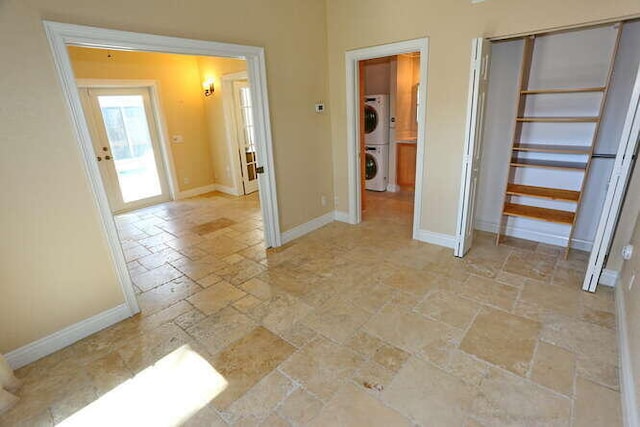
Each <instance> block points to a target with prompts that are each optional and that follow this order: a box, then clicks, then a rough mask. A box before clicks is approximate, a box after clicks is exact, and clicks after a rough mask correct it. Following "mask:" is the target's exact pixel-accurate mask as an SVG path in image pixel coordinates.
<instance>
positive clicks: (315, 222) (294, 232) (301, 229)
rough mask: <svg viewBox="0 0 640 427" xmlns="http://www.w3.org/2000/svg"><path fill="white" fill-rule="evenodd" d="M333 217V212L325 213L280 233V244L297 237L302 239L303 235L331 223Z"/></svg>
mask: <svg viewBox="0 0 640 427" xmlns="http://www.w3.org/2000/svg"><path fill="white" fill-rule="evenodd" d="M333 215H334V213H333V212H327V213H326V214H324V215H321V216H319V217H317V218H314V219H312V220H311V221H308V222H305V223H304V224H300V225H298V226H296V227H293V228H292V229H290V230H287V231H285V232H284V233H282V244H285V243H288V242H290V241H292V240H295V239H297V238H298V237H302V236H304V235H305V234H308V233H311V232H312V231H314V230H317V229H318V228H320V227H324V226H325V225H327V224H329V223H331V222H333Z"/></svg>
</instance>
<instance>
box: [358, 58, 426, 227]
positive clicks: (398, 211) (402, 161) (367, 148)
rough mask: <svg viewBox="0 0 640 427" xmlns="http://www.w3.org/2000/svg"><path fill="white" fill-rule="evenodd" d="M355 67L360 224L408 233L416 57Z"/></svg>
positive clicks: (414, 142)
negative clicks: (384, 224) (381, 223)
mask: <svg viewBox="0 0 640 427" xmlns="http://www.w3.org/2000/svg"><path fill="white" fill-rule="evenodd" d="M358 67H359V71H360V88H361V89H360V93H361V96H360V111H359V114H360V120H359V122H360V123H363V125H362V126H361V127H360V135H359V140H360V143H361V150H362V151H363V152H364V153H365V155H364V165H363V167H362V168H361V174H362V175H363V176H362V177H361V182H364V188H362V189H361V190H362V191H361V195H362V200H361V209H362V216H363V220H364V221H369V220H385V221H393V222H395V223H398V224H406V225H407V227H408V230H411V224H412V215H413V210H414V209H413V202H414V192H415V182H416V152H417V150H416V148H417V147H416V145H417V128H418V114H417V111H418V91H419V87H420V53H419V52H411V53H407V54H400V55H393V56H385V57H382V58H375V59H368V60H364V61H359V63H358Z"/></svg>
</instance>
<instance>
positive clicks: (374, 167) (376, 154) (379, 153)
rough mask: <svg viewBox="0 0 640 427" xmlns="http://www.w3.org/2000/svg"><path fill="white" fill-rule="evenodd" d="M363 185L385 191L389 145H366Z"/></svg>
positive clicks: (369, 188) (374, 189)
mask: <svg viewBox="0 0 640 427" xmlns="http://www.w3.org/2000/svg"><path fill="white" fill-rule="evenodd" d="M364 165H365V167H364V178H365V183H364V187H365V188H366V189H367V190H372V191H387V183H388V181H389V179H388V171H389V145H366V146H365V162H364Z"/></svg>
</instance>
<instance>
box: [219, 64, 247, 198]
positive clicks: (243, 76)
mask: <svg viewBox="0 0 640 427" xmlns="http://www.w3.org/2000/svg"><path fill="white" fill-rule="evenodd" d="M220 80H221V82H222V105H223V109H224V124H225V126H224V127H225V131H226V135H227V149H228V150H229V159H230V160H231V172H232V174H233V186H234V188H235V190H236V194H238V195H241V194H244V186H243V185H242V171H241V169H242V164H241V162H240V159H239V158H238V147H239V141H238V137H237V135H236V132H235V130H236V124H235V123H236V121H235V115H236V112H235V101H234V97H233V82H234V81H237V80H249V75H248V74H247V72H246V71H240V72H237V73H230V74H225V75H223V76H222V77H221V78H220ZM249 85H251V82H249Z"/></svg>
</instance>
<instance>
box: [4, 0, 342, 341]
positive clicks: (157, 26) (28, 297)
mask: <svg viewBox="0 0 640 427" xmlns="http://www.w3.org/2000/svg"><path fill="white" fill-rule="evenodd" d="M324 15H325V6H324V3H323V2H322V1H317V0H272V1H269V2H259V1H255V0H236V1H233V2H211V1H204V0H201V1H197V0H194V1H190V2H182V3H181V2H175V1H169V0H140V1H136V2H130V1H124V0H114V1H110V2H104V1H99V0H58V1H55V2H51V1H47V0H3V1H1V2H0V57H1V58H2V61H1V62H0V72H1V73H0V75H1V76H2V78H1V79H0V93H2V107H0V147H1V150H2V151H1V154H2V155H1V156H0V158H1V159H0V178H1V179H2V182H3V184H4V185H3V187H2V188H3V190H2V191H3V209H2V210H1V212H0V235H2V239H1V243H0V295H2V298H0V351H2V352H7V351H10V350H13V349H15V348H17V347H20V346H22V345H25V344H27V343H29V342H31V341H33V340H35V339H38V338H41V337H43V336H46V335H48V334H50V333H52V332H54V331H56V330H59V329H61V328H63V327H65V326H69V325H71V324H73V323H76V322H78V321H80V320H83V319H86V318H87V317H89V316H92V315H95V314H97V313H99V312H101V311H104V310H106V309H109V308H111V307H113V306H115V305H117V304H119V303H121V302H123V296H122V292H121V291H120V288H119V286H118V284H117V279H116V275H115V272H114V269H113V267H112V265H111V262H110V261H109V252H108V250H107V245H106V240H105V236H104V234H103V232H102V230H101V225H100V219H99V218H98V211H97V208H96V206H95V203H94V199H93V196H92V193H91V191H90V188H89V186H88V184H87V180H86V176H85V172H84V169H83V162H82V160H81V156H80V152H79V149H78V145H77V142H76V140H75V137H74V131H73V129H72V126H71V123H70V117H69V114H68V112H67V108H66V105H65V101H64V98H63V96H62V91H61V90H60V86H59V82H58V80H57V75H56V73H55V69H54V65H53V61H52V56H51V52H50V49H49V45H48V43H47V40H46V36H45V33H44V31H43V27H42V22H41V21H42V19H48V20H53V21H60V22H68V23H74V24H84V25H93V26H99V27H106V28H113V29H121V30H129V31H138V32H147V33H153V34H164V35H171V36H181V37H189V38H196V39H205V40H215V41H221V42H233V43H241V44H249V45H256V46H263V47H264V48H265V53H266V65H267V79H268V89H269V100H270V111H271V122H272V133H273V141H274V157H275V168H276V171H275V172H276V182H277V185H278V195H279V200H278V202H279V207H280V225H281V229H282V230H283V231H286V230H288V229H290V228H292V227H294V226H296V225H298V224H301V223H304V222H306V221H309V220H310V219H312V218H315V217H317V216H320V215H322V214H324V213H325V212H327V211H329V210H330V209H331V207H330V206H327V207H322V206H321V204H320V195H321V194H326V195H327V198H328V199H329V200H331V197H332V195H333V194H332V188H333V182H332V176H331V158H332V154H331V141H330V129H329V116H328V114H316V113H315V112H314V110H313V104H314V103H315V102H318V100H326V99H327V96H328V85H327V81H326V79H325V78H324V77H323V76H325V75H326V73H327V57H326V54H325V52H326V31H325V30H326V28H325V20H324V18H323V17H324Z"/></svg>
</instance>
